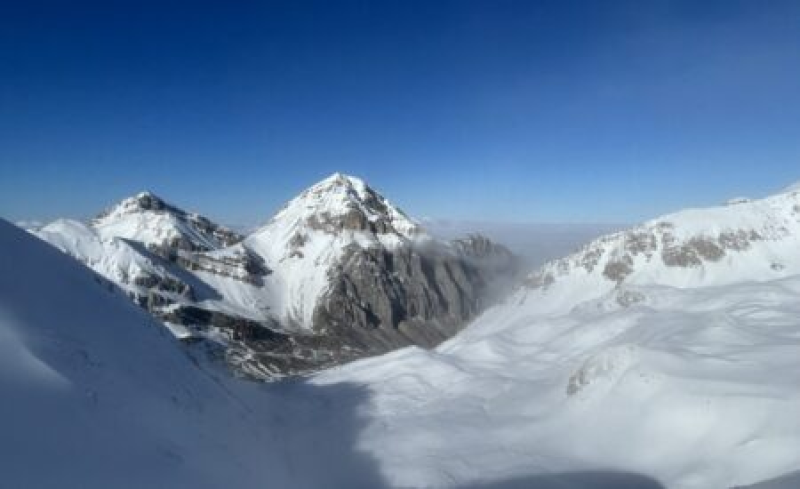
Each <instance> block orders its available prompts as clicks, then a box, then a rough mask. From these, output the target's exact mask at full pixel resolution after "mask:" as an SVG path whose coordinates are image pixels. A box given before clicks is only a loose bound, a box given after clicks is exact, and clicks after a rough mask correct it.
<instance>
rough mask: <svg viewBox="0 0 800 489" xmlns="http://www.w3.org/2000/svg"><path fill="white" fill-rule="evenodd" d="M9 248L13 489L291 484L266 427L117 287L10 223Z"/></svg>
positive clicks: (3, 387) (7, 471)
mask: <svg viewBox="0 0 800 489" xmlns="http://www.w3.org/2000/svg"><path fill="white" fill-rule="evenodd" d="M0 250H2V251H3V253H2V255H0V392H2V399H3V401H2V403H0V432H1V433H2V434H3V435H2V437H0V460H2V461H3V462H2V467H3V474H2V485H3V486H4V487H31V488H34V487H35V488H47V487H81V488H95V487H96V488H108V487H131V488H141V487H171V488H172V487H208V488H216V487H223V486H225V485H227V484H233V485H234V486H236V487H263V484H264V481H267V480H281V477H282V473H283V472H282V471H283V470H284V469H283V468H282V463H281V458H280V455H279V454H276V451H275V450H274V449H271V448H269V447H270V445H271V444H272V443H273V440H272V439H271V438H270V437H269V436H268V432H267V431H266V428H265V426H264V423H263V419H262V418H259V417H256V416H254V414H253V413H252V412H251V411H250V410H249V409H248V407H247V406H245V405H243V404H242V403H241V402H240V400H239V399H237V398H236V397H234V396H233V395H232V394H231V393H230V392H229V391H228V390H227V389H225V388H224V387H223V386H221V385H220V384H219V383H218V382H217V381H215V380H214V379H213V378H212V377H210V376H208V375H206V374H205V373H204V372H203V371H202V370H200V369H198V367H197V366H196V365H195V364H194V363H192V361H190V359H189V357H188V356H187V355H186V354H185V353H184V352H182V351H181V348H180V347H179V345H178V343H177V341H175V340H174V339H173V338H172V337H171V336H170V335H169V333H168V332H167V330H166V329H164V328H162V327H160V326H159V325H157V324H156V323H155V322H154V321H153V320H152V319H151V318H150V316H148V315H147V314H146V313H145V312H144V311H141V310H140V309H139V308H137V307H136V306H134V305H133V304H132V303H131V302H130V301H129V300H128V299H127V298H126V297H125V296H124V294H122V293H121V292H120V291H119V290H118V289H117V288H116V287H115V286H113V285H111V284H110V283H108V282H107V281H105V280H103V279H102V278H100V277H99V276H98V275H95V274H94V273H92V272H90V271H89V270H88V269H86V268H85V267H84V266H83V265H81V264H80V263H78V262H77V261H74V260H72V259H70V258H68V257H67V256H65V255H64V254H62V253H60V252H59V251H57V250H56V249H54V248H52V247H50V246H49V245H47V244H46V243H44V242H42V241H39V240H37V239H35V238H34V237H32V236H30V235H29V234H27V233H26V232H24V231H23V230H21V229H18V228H16V227H14V226H12V225H11V224H9V223H7V222H5V221H2V220H0ZM222 461H224V462H222Z"/></svg>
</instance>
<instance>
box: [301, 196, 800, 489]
mask: <svg viewBox="0 0 800 489" xmlns="http://www.w3.org/2000/svg"><path fill="white" fill-rule="evenodd" d="M753 233H755V234H757V236H755V235H754V234H753ZM737 237H741V238H742V239H741V240H737V239H738V238H737ZM642 243H644V244H643V245H642ZM709 243H711V244H709ZM712 244H713V245H714V246H716V247H717V248H718V249H717V248H713V247H712V246H711V245H712ZM674 249H677V250H678V251H679V252H680V253H679V254H678V256H679V263H681V264H684V263H685V264H686V265H685V266H684V265H680V266H673V265H669V264H668V263H666V262H670V260H672V256H671V255H670V253H671V252H672V251H673V250H674ZM798 250H800V197H798V193H797V192H795V191H791V192H788V193H783V194H779V195H776V196H773V197H770V198H767V199H763V200H759V201H752V202H744V203H738V204H735V205H732V206H726V207H718V208H712V209H705V210H702V209H698V210H688V211H684V212H679V213H676V214H672V215H669V216H665V217H662V218H659V219H655V220H653V221H650V222H648V223H645V224H644V225H642V226H640V227H637V228H635V229H633V230H631V231H627V232H623V233H618V234H613V235H610V236H607V237H604V238H600V239H598V240H596V241H595V242H593V243H592V244H590V245H589V246H587V248H586V249H584V250H583V251H581V252H579V253H578V254H576V255H573V256H570V257H567V258H565V259H563V260H559V261H556V262H552V263H550V264H548V265H546V266H545V267H544V268H543V270H542V271H540V272H538V273H537V274H535V275H534V276H533V277H532V278H531V280H530V281H529V284H528V285H527V286H525V287H522V288H521V289H520V290H519V291H517V292H516V293H515V294H513V295H512V296H511V297H509V298H508V299H507V300H506V301H505V302H504V303H503V304H500V305H497V306H495V307H493V308H491V309H489V310H487V311H486V312H484V313H483V314H482V315H481V316H480V317H479V318H478V319H477V320H476V321H474V322H473V323H472V324H470V325H469V326H468V327H467V328H466V329H465V330H464V331H462V332H461V333H459V334H458V335H457V336H456V337H454V338H453V339H451V340H449V341H447V342H445V343H444V344H442V345H441V346H440V347H438V348H437V349H436V350H434V351H425V350H421V349H417V348H409V349H405V350H401V351H397V352H394V353H390V354H388V355H385V356H383V357H378V358H372V359H367V360H362V361H358V362H355V363H352V364H349V365H345V366H343V367H340V368H338V369H335V370H330V371H327V372H324V373H321V374H320V375H318V376H316V377H315V379H314V382H315V383H317V384H318V385H337V384H338V383H339V382H348V383H354V384H356V385H362V386H364V387H365V388H367V389H369V391H370V392H371V393H372V395H371V398H370V400H369V401H368V403H367V405H366V406H365V407H364V408H363V412H364V413H365V415H366V416H367V418H368V419H369V420H370V422H369V424H368V427H367V428H366V430H365V431H364V433H363V434H362V436H361V438H360V441H359V447H360V448H361V449H362V450H364V451H367V452H369V453H371V454H372V456H374V457H375V458H376V459H378V460H379V461H380V464H381V469H382V474H383V475H384V477H385V478H386V479H387V480H388V481H389V482H390V483H391V484H394V485H396V486H399V487H440V486H441V487H472V486H475V487H495V486H499V487H503V484H508V485H509V487H540V485H537V484H541V487H589V488H591V487H597V486H598V485H599V486H602V487H667V488H675V489H706V488H726V487H733V486H737V485H746V484H754V483H758V482H760V481H764V480H767V479H776V480H778V481H781V480H787V481H789V482H787V483H786V484H788V485H782V486H776V487H794V486H792V485H791V481H796V480H797V477H796V475H795V476H789V477H788V478H785V479H781V477H782V476H784V474H791V473H793V472H797V471H798V470H800V416H798V415H797V413H800V301H798V297H800V251H798ZM718 251H721V252H722V253H721V254H720V253H719V252H718ZM626 256H627V257H629V258H630V262H629V263H628V261H627V259H626V258H625V257H626ZM665 257H666V258H665ZM665 260H666V262H665ZM591 261H593V262H595V263H593V264H592V266H591V267H587V266H585V265H586V263H589V262H591ZM619 261H625V263H628V265H629V266H628V268H627V269H626V273H623V274H622V275H621V276H617V277H618V279H612V278H609V277H607V276H606V274H604V273H603V272H604V269H605V268H606V267H607V266H608V264H609V263H616V262H619ZM671 263H676V262H671ZM775 264H779V265H780V266H773V265H775ZM590 268H591V269H590ZM548 274H550V275H551V278H550V279H548V280H545V279H543V277H546V276H547V275H548ZM581 474H584V475H581ZM586 474H589V475H586ZM615 474H616V475H615ZM620 474H633V475H630V479H628V482H625V480H626V479H625V478H626V477H628V476H626V475H620ZM609 477H610V478H611V479H613V480H614V481H616V482H611V483H608V482H606V483H604V482H603V481H608V480H609ZM615 477H622V479H621V481H620V479H615ZM640 477H644V478H645V479H641V478H640ZM548 484H550V485H548ZM604 484H605V485H604ZM781 484H783V483H781ZM767 487H772V486H767Z"/></svg>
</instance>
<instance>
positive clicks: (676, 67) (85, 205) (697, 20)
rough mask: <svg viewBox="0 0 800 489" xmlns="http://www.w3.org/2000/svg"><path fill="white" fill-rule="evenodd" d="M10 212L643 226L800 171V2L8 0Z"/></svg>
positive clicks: (5, 184)
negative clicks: (297, 210)
mask: <svg viewBox="0 0 800 489" xmlns="http://www.w3.org/2000/svg"><path fill="white" fill-rule="evenodd" d="M0 5H1V6H0V215H2V216H4V217H6V218H10V219H13V220H17V219H23V218H37V219H49V218H52V217H56V216H62V215H65V216H73V217H83V216H89V215H92V214H94V213H95V212H96V211H98V210H100V209H101V208H102V207H104V206H106V205H108V204H110V203H112V202H113V201H115V200H117V199H119V198H121V197H123V196H126V195H128V194H131V193H134V192H136V191H139V190H142V189H150V190H152V191H155V192H156V193H159V194H162V195H163V196H164V197H166V198H168V199H169V200H171V201H173V202H175V203H177V204H179V205H182V206H184V207H187V208H190V209H194V210H198V211H201V212H204V213H206V214H208V215H210V216H212V217H215V218H218V219H221V220H223V221H226V222H232V223H250V222H256V221H263V220H265V219H266V218H268V217H269V216H270V215H271V214H272V213H273V212H274V211H275V210H276V209H277V208H278V207H279V206H280V205H281V204H282V203H283V201H285V200H286V199H288V198H290V197H291V196H293V195H294V194H295V193H296V192H297V191H299V190H301V189H302V188H304V187H305V186H307V185H309V184H311V183H313V182H314V181H316V180H318V179H320V178H322V177H324V176H326V175H328V174H330V173H332V172H334V171H342V172H346V173H350V174H355V175H359V176H362V177H364V178H366V179H367V180H368V181H369V182H371V183H372V184H373V186H375V187H376V188H378V189H379V190H381V191H383V192H384V193H385V194H386V195H387V196H388V197H389V198H390V199H392V200H393V201H395V202H397V203H399V204H400V205H401V206H402V207H404V208H405V209H406V210H408V211H409V212H411V213H412V214H414V215H417V216H435V217H449V218H469V219H500V220H506V221H556V222H557V221H583V222H591V221H595V222H602V221H605V222H622V221H636V220H640V219H643V218H647V217H649V216H652V215H654V214H659V213H663V212H666V211H670V210H673V209H677V208H680V207H685V206H687V205H705V204H710V203H717V202H719V201H721V200H724V199H726V198H728V197H733V196H738V195H751V196H758V195H763V194H766V193H769V192H770V191H772V190H775V189H777V188H781V187H783V186H785V185H788V184H790V183H792V182H793V181H795V180H798V179H800V2H797V1H781V0H770V1H755V0H752V1H737V0H720V1H715V0H712V1H696V0H687V1H677V2H667V1H641V0H636V1H629V2H614V1H605V0H602V1H601V0H597V1H590V0H587V1H563V0H562V1H544V2H543V1H534V0H529V1H517V2H509V1H502V0H501V1H488V0H487V1H469V0H454V1H452V2H444V1H435V0H424V1H415V0H402V1H401V0H397V1H386V2H383V1H378V0H375V1H359V2H356V1H348V0H344V1H320V2H304V1H298V0H287V1H281V2H269V1H259V2H257V1H246V0H243V1H222V0H220V1H218V2H204V1H184V2H171V1H164V0H160V1H153V2H150V1H146V0H131V1H102V2H101V1H98V2H84V1H80V0H75V1H63V0H58V1H52V2H40V1H36V0H30V1H28V0H26V1H19V2H10V1H8V2H2V4H0Z"/></svg>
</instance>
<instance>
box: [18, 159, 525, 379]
mask: <svg viewBox="0 0 800 489" xmlns="http://www.w3.org/2000/svg"><path fill="white" fill-rule="evenodd" d="M32 232H33V233H34V234H36V235H37V236H39V237H40V238H42V239H44V240H45V241H48V242H50V243H51V244H53V245H55V246H56V247H58V248H59V249H61V250H62V251H64V252H66V253H68V254H70V255H72V256H74V257H76V258H78V259H79V260H81V261H83V262H84V263H85V264H87V265H88V266H89V267H91V268H93V269H95V270H96V271H98V272H99V273H101V274H102V275H103V276H105V277H107V278H108V279H110V280H112V281H114V282H115V283H117V284H119V285H120V286H121V287H123V289H124V290H126V291H127V292H128V293H129V295H130V296H131V297H132V298H133V299H134V300H135V302H137V303H138V304H140V305H141V306H143V307H145V308H146V309H148V310H149V311H150V312H152V313H153V314H154V315H155V316H156V317H158V318H160V319H161V320H162V321H164V322H166V323H167V324H169V325H170V326H171V327H172V328H173V329H174V330H180V331H181V334H182V336H184V337H185V338H190V337H195V338H200V339H202V340H203V341H206V340H209V339H211V340H212V341H215V342H218V343H221V344H223V346H224V348H225V350H226V358H227V360H228V361H229V363H231V364H233V365H234V366H235V367H236V369H237V370H238V371H239V372H240V373H245V374H247V375H251V376H254V377H259V378H264V377H274V376H279V375H284V374H291V373H298V372H300V373H302V372H306V371H311V370H315V369H317V368H320V367H322V366H328V365H332V364H337V363H341V362H343V361H346V360H349V359H353V358H358V357H361V356H366V355H372V354H376V353H383V352H385V351H389V350H391V349H394V348H397V347H400V346H406V345H410V344H416V345H421V346H433V345H435V344H437V343H439V342H440V341H442V340H444V339H446V338H448V337H450V336H452V334H454V333H455V332H456V331H457V330H458V329H459V328H460V327H461V326H463V325H464V324H465V322H466V321H468V320H469V319H470V318H472V317H473V316H474V315H475V314H476V313H477V312H479V311H480V310H482V308H484V307H485V306H486V304H487V303H488V297H489V292H490V289H491V288H493V287H495V284H496V283H497V282H498V281H504V280H506V279H507V278H508V277H511V276H512V275H513V273H514V257H513V255H511V253H510V252H508V250H506V249H505V248H503V247H502V246H500V245H497V244H494V243H491V242H490V241H489V240H486V239H485V238H481V237H477V236H473V237H469V238H465V239H464V240H461V241H457V242H452V243H450V242H443V241H439V240H436V239H434V238H432V237H431V236H429V235H428V234H427V233H426V232H425V231H424V230H423V229H422V228H421V227H420V226H419V225H418V224H417V223H416V222H415V221H413V220H412V219H411V218H409V217H408V216H407V215H406V214H405V213H403V212H402V211H401V210H400V209H399V208H397V207H395V206H394V205H392V204H391V203H390V202H389V201H388V200H387V199H385V198H384V197H383V196H381V195H380V194H379V193H378V192H376V191H375V190H373V189H372V188H371V187H369V186H368V185H367V184H366V183H365V182H363V181H362V180H360V179H357V178H355V177H349V176H345V175H342V174H334V175H332V176H331V177H329V178H326V179H324V180H322V181H321V182H319V183H317V184H316V185H314V186H312V187H310V188H309V189H307V190H306V191H304V192H302V193H301V194H300V195H298V196H297V197H296V198H295V199H292V200H291V201H290V202H289V203H288V204H287V205H286V206H285V207H284V208H283V209H282V210H281V211H279V212H278V213H277V214H276V215H275V217H273V219H271V220H270V221H269V222H268V223H267V224H266V225H265V226H263V227H261V228H259V229H257V230H256V231H255V232H253V233H252V234H251V235H249V236H241V235H238V234H237V233H235V232H232V231H230V230H229V229H227V228H225V227H223V226H220V225H218V224H216V223H214V222H212V221H211V220H209V219H207V218H205V217H203V216H201V215H199V214H194V213H189V212H186V211H184V210H182V209H180V208H179V207H177V206H174V205H172V204H169V203H167V202H166V201H164V200H163V199H161V198H159V197H158V196H156V195H154V194H152V193H149V192H143V193H140V194H137V195H135V196H133V197H131V198H128V199H124V200H123V201H122V202H120V203H119V204H118V205H116V206H113V207H112V208H110V209H109V210H108V211H105V212H103V213H102V214H100V215H99V216H98V217H97V218H95V219H94V220H92V221H91V222H90V223H89V224H84V223H80V222H76V221H69V220H60V221H56V222H54V223H51V224H49V225H47V226H44V227H43V228H41V229H39V230H35V231H32Z"/></svg>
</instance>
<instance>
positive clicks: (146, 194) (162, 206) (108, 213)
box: [96, 190, 186, 221]
mask: <svg viewBox="0 0 800 489" xmlns="http://www.w3.org/2000/svg"><path fill="white" fill-rule="evenodd" d="M143 211H155V212H159V211H166V212H172V213H176V214H181V215H184V214H186V213H185V212H184V211H182V210H181V209H178V208H176V207H173V206H171V205H169V204H167V203H166V202H165V201H164V199H162V198H161V197H159V196H157V195H156V194H154V193H153V192H150V191H149V190H145V191H142V192H139V193H137V194H135V195H133V196H131V197H127V198H124V199H122V200H121V201H119V202H118V203H116V204H115V205H113V206H111V207H109V208H108V209H106V210H105V211H103V212H101V213H100V215H98V216H97V218H96V221H102V220H106V219H109V218H115V217H118V216H121V215H126V214H132V213H139V212H143Z"/></svg>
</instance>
